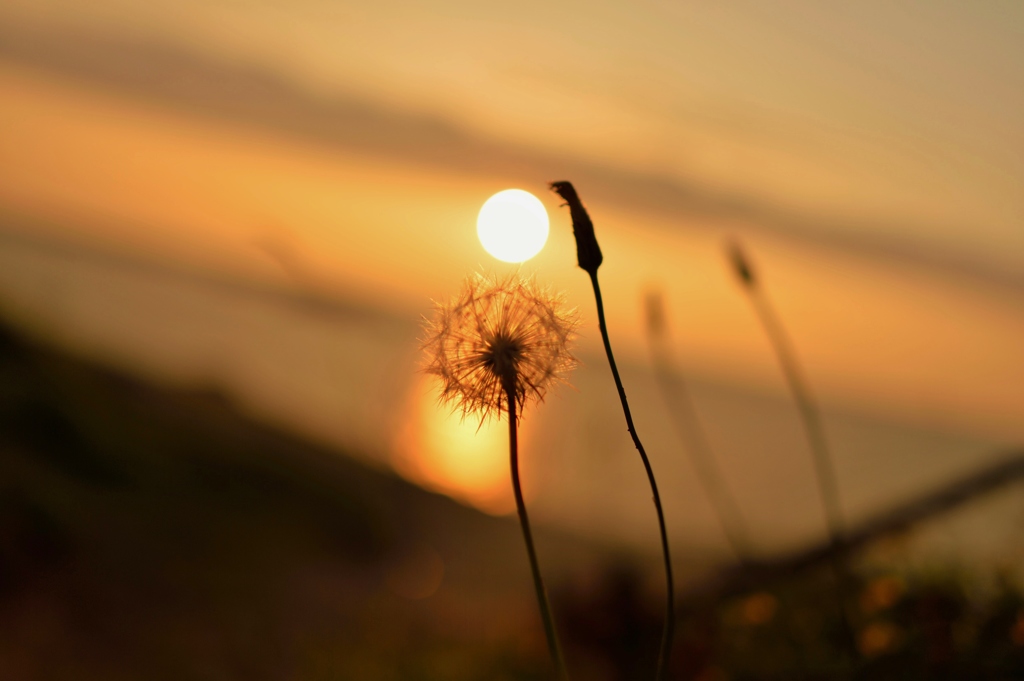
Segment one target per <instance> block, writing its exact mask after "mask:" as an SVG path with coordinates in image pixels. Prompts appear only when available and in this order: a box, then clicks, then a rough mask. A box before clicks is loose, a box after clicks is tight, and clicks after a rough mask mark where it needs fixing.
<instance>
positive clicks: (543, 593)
mask: <svg viewBox="0 0 1024 681" xmlns="http://www.w3.org/2000/svg"><path fill="white" fill-rule="evenodd" d="M504 391H505V395H506V397H507V400H508V450H509V464H510V467H511V469H512V491H513V493H514V495H515V498H516V510H517V511H519V524H520V525H521V526H522V528H523V539H524V540H525V542H526V553H527V554H528V555H529V557H530V571H531V572H532V573H533V588H534V589H535V590H536V591H537V603H538V605H539V606H540V615H541V619H543V620H544V633H545V634H546V635H547V639H548V650H549V651H550V652H551V659H552V660H553V661H554V663H555V667H556V668H557V670H558V676H559V678H560V679H563V680H564V681H568V678H569V672H568V671H567V669H566V667H565V660H563V659H562V650H561V647H560V646H559V645H558V633H557V632H556V631H555V621H554V618H553V617H552V616H551V604H550V602H549V601H548V593H547V589H545V588H544V580H543V579H542V578H541V575H540V564H539V563H538V562H537V550H536V549H535V548H534V546H533V533H532V532H530V519H529V517H528V516H527V515H526V502H525V501H524V500H523V489H522V485H520V482H519V434H518V430H519V429H518V424H517V423H516V391H515V386H514V384H512V385H509V384H508V383H507V382H506V385H505V388H504Z"/></svg>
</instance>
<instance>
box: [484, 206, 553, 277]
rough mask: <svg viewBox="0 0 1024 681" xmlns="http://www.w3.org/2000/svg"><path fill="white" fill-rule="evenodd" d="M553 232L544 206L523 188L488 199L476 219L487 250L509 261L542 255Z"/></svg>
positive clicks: (520, 260)
mask: <svg viewBox="0 0 1024 681" xmlns="http://www.w3.org/2000/svg"><path fill="white" fill-rule="evenodd" d="M549 229H550V223H549V221H548V212H547V210H546V209H545V208H544V204H543V203H541V202H540V199H538V198H537V197H536V196H534V195H533V194H531V193H530V192H528V191H523V190H522V189H506V190H504V191H500V192H498V193H497V194H495V195H494V196H492V197H491V198H489V199H487V201H485V202H484V205H483V207H482V208H481V209H480V215H479V216H478V217H477V219H476V233H477V236H479V237H480V243H481V244H483V247H484V250H486V251H487V252H488V253H490V254H491V255H493V256H494V257H495V258H497V259H498V260H504V261H505V262H523V261H525V260H529V259H530V258H532V257H533V256H535V255H537V254H538V253H540V249H542V248H544V244H545V243H547V240H548V231H549Z"/></svg>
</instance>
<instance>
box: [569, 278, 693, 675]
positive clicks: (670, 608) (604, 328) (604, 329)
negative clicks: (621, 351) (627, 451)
mask: <svg viewBox="0 0 1024 681" xmlns="http://www.w3.org/2000/svg"><path fill="white" fill-rule="evenodd" d="M588 274H590V282H591V283H592V284H593V285H594V298H595V300H596V301H597V323H598V326H599V327H600V328H601V340H602V341H604V351H605V354H607V355H608V365H609V366H610V367H611V370H612V377H613V378H614V379H615V388H616V389H617V390H618V391H619V401H620V402H621V403H622V413H623V414H624V415H625V417H626V427H627V428H628V430H629V436H630V437H631V438H633V444H634V445H635V446H636V449H637V451H638V452H640V458H641V459H642V460H643V462H644V469H645V470H646V471H647V480H648V482H650V484H651V494H652V496H653V499H654V508H655V510H656V511H657V512H658V529H659V531H660V533H661V553H662V558H663V559H664V561H665V584H666V591H667V597H666V604H665V626H664V628H663V629H662V634H661V648H660V650H659V652H658V672H657V676H656V677H655V678H657V679H664V678H665V675H666V672H667V667H668V662H669V656H670V655H671V652H672V634H673V631H674V629H675V621H676V614H675V598H676V597H675V585H674V583H673V580H672V559H671V558H670V556H669V549H668V531H667V530H666V529H665V513H664V511H662V508H661V495H659V494H658V483H657V482H656V481H655V479H654V469H652V468H651V462H650V459H648V458H647V452H646V451H645V450H644V446H643V444H642V443H641V442H640V436H638V435H637V433H636V427H635V426H634V425H633V416H632V414H631V413H630V411H629V401H628V400H627V399H626V389H625V388H624V387H623V386H622V379H621V378H620V377H619V370H618V368H617V367H616V365H615V356H614V355H613V354H612V344H611V341H610V340H609V339H608V325H607V323H606V322H605V318H604V302H603V300H602V298H601V285H600V284H599V283H598V281H597V268H596V267H595V268H593V269H592V270H590V271H589V272H588Z"/></svg>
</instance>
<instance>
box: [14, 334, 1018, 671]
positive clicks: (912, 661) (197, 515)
mask: <svg viewBox="0 0 1024 681" xmlns="http://www.w3.org/2000/svg"><path fill="white" fill-rule="evenodd" d="M577 544H578V542H577V543H576V544H574V541H573V540H571V539H568V538H565V537H557V536H553V535H551V534H550V533H548V534H547V535H546V536H545V535H544V534H543V533H542V536H541V537H540V549H541V554H542V562H543V563H545V564H547V565H553V566H554V568H555V569H554V570H553V571H554V572H555V573H556V574H557V575H560V577H558V578H556V579H555V580H553V583H554V584H555V585H556V586H555V588H554V593H553V598H554V601H555V611H556V615H557V616H558V617H559V619H560V626H561V629H562V636H563V639H564V643H565V645H566V648H567V652H568V657H569V662H570V666H571V668H572V669H573V671H574V672H575V677H576V678H580V679H587V680H588V681H594V680H596V681H601V680H602V679H608V680H617V679H623V680H632V679H638V678H651V677H652V672H653V663H654V656H655V655H656V647H657V638H658V634H659V631H660V626H661V622H660V606H659V599H658V595H657V594H656V593H655V594H652V593H649V589H648V588H647V586H646V582H645V581H644V580H645V577H644V574H645V573H644V572H643V568H642V564H641V563H640V562H639V561H631V560H630V558H629V557H625V558H623V557H622V556H617V555H615V554H613V553H612V552H611V551H610V550H608V551H606V550H603V549H595V548H593V547H585V546H580V545H577ZM522 552H523V549H522V546H521V538H520V536H519V530H518V526H517V525H516V524H515V523H514V522H512V521H509V520H508V519H501V518H491V517H488V516H485V515H482V514H479V513H477V512H475V511H472V510H470V509H467V508H464V507H462V506H459V505H458V504H455V503H454V502H452V501H450V500H448V499H446V498H443V497H439V496H436V495H433V494H430V493H428V492H425V491H423V490H420V489H418V488H416V487H414V486H412V485H409V484H407V483H405V482H403V481H401V480H399V479H397V478H395V477H394V476H392V475H390V474H389V473H387V472H383V471H376V470H371V469H368V468H366V467H363V466H361V465H359V464H357V463H355V462H353V461H352V460H351V459H348V458H346V457H344V456H341V455H339V454H338V453H336V452H333V451H331V450H329V449H328V448H325V447H318V446H316V445H313V444H309V443H306V442H303V441H301V440H300V439H298V438H295V437H292V436H289V435H287V434H285V433H283V432H281V431H279V430H275V429H273V428H270V427H268V426H266V425H263V424H260V423H259V422H257V421H256V420H255V419H253V418H250V417H247V416H246V415H245V414H244V413H243V412H242V411H241V410H240V409H239V408H237V407H236V406H234V405H232V404H231V403H230V402H229V401H228V400H227V399H225V398H224V397H222V396H220V395H219V394H218V393H217V392H216V391H215V390H172V389H167V388H157V387H154V386H151V385H148V384H146V383H144V382H141V381H138V380H135V379H132V378H129V377H127V376H125V375H123V374H120V373H118V372H114V371H111V370H109V369H106V368H103V367H100V366H97V365H95V364H93V363H90V362H86V361H83V360H80V359H76V358H73V357H69V356H67V355H66V354H63V353H60V352H57V351H54V350H52V349H48V348H46V347H44V346H41V345H40V344H38V343H36V342H32V341H30V340H28V339H26V337H24V336H22V335H21V334H19V333H17V332H15V331H13V330H12V329H10V328H7V327H0V678H2V679H4V680H10V681H21V680H36V679H40V680H43V679H60V680H63V679H76V680H84V681H88V680H89V679H153V680H160V679H167V680H171V679H209V680H211V681H214V680H220V679H247V680H257V679H268V680H269V679H289V680H290V679H296V680H299V679H302V680H305V679H369V680H376V679H384V680H387V679H396V680H397V679H424V680H430V679H438V680H441V679H444V680H448V681H450V680H455V681H457V680H460V679H466V680H471V679H480V680H484V679H486V680H500V679H510V680H511V679H523V680H527V679H541V678H547V660H546V653H545V649H544V642H543V639H542V634H541V631H540V625H539V621H537V617H536V612H535V610H534V609H535V605H534V603H533V595H532V591H531V588H530V586H529V581H528V579H529V577H528V574H527V566H526V561H525V556H524V555H523V553H522ZM566 566H568V567H566ZM572 566H577V567H576V568H573V567H572ZM853 579H854V584H853V585H852V588H851V598H850V599H848V600H849V601H850V602H849V603H848V606H849V610H850V616H851V618H852V620H853V621H854V622H855V625H856V637H857V645H858V648H859V653H858V660H856V661H855V660H854V659H852V658H850V657H849V656H846V655H845V654H844V650H846V648H845V647H844V644H843V634H842V627H841V626H840V622H841V620H840V619H839V616H838V608H837V606H836V599H835V589H834V584H833V582H832V579H831V573H830V572H829V571H828V570H825V569H820V570H819V569H816V568H811V569H807V570H805V571H803V572H801V573H800V574H798V575H794V576H792V577H791V578H788V579H776V580H775V581H774V582H772V583H766V584H764V585H762V586H760V587H758V588H751V589H750V590H749V591H748V592H746V593H744V594H743V595H740V596H734V597H730V598H728V599H717V598H709V599H704V600H702V599H701V598H700V597H699V594H698V595H697V597H695V598H694V599H693V600H692V602H689V603H687V604H684V605H683V606H682V607H681V610H680V617H681V621H680V623H679V627H678V632H679V633H678V638H677V642H676V650H675V652H676V656H675V659H674V661H673V665H672V671H673V676H674V677H675V678H679V679H702V680H704V681H711V680H725V679H752V680H753V679H833V678H844V677H858V678H865V679H881V680H885V679H992V680H996V679H1022V678H1024V600H1022V597H1021V592H1020V590H1019V588H1018V587H1017V585H1015V584H1014V582H1013V580H1012V579H1010V578H1009V577H999V576H997V577H996V578H995V579H994V580H992V583H993V584H994V586H993V587H992V588H990V589H988V591H987V592H986V593H985V594H983V595H982V596H979V595H978V594H977V593H974V592H973V591H970V590H969V589H967V588H966V586H965V584H966V581H967V580H965V579H964V576H963V575H958V574H956V573H955V572H953V571H946V572H941V571H939V572H933V573H930V574H927V575H921V574H901V573H899V572H896V571H881V572H878V571H876V572H868V571H863V574H859V575H856V576H855V577H854V578H853Z"/></svg>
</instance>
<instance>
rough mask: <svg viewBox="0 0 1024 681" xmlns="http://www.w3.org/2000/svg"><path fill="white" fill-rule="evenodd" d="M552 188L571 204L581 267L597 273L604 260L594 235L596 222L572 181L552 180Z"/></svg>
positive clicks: (566, 202) (570, 209)
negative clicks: (588, 212) (588, 213)
mask: <svg viewBox="0 0 1024 681" xmlns="http://www.w3.org/2000/svg"><path fill="white" fill-rule="evenodd" d="M551 190H552V191H553V192H555V193H556V194H558V195H559V196H561V197H562V198H563V199H565V204H566V205H567V206H569V214H570V215H571V216H572V233H573V236H575V237H576V261H577V262H578V263H579V265H580V267H581V268H582V269H584V270H586V271H587V272H589V273H590V274H596V273H597V268H598V267H600V266H601V263H602V262H603V261H604V256H602V255H601V247H600V246H598V245H597V237H596V236H595V235H594V223H593V222H591V221H590V216H589V215H587V209H586V208H584V207H583V203H582V202H581V201H580V197H579V196H577V195H576V190H575V189H574V188H573V186H572V183H570V182H565V181H561V182H552V183H551Z"/></svg>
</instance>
